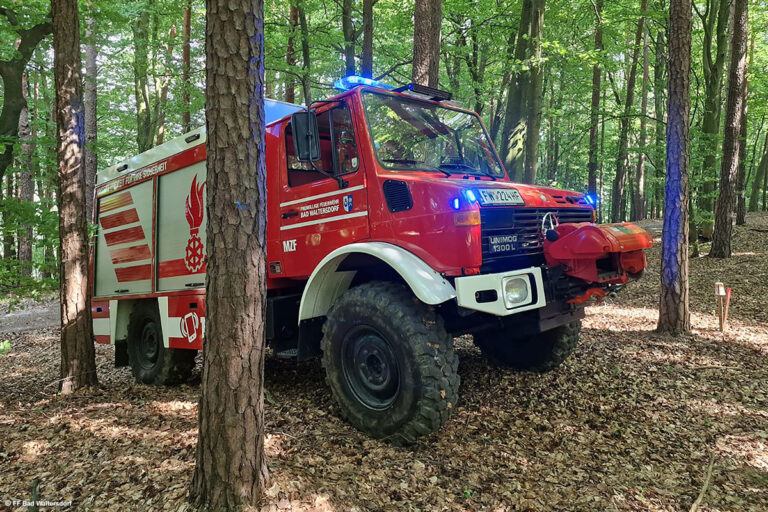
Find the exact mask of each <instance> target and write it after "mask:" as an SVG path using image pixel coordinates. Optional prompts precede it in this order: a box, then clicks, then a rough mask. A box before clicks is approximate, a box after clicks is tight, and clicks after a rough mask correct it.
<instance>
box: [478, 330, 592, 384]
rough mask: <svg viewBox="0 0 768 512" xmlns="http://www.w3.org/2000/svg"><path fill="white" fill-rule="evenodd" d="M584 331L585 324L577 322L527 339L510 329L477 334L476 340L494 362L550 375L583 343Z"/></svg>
mask: <svg viewBox="0 0 768 512" xmlns="http://www.w3.org/2000/svg"><path fill="white" fill-rule="evenodd" d="M580 331H581V321H580V320H577V321H575V322H571V323H569V324H565V325H561V326H560V327H555V328H554V329H550V330H549V331H544V332H542V333H539V334H536V335H533V336H528V337H525V338H515V337H514V336H513V335H512V334H510V333H509V332H507V331H506V330H498V331H491V332H487V331H486V332H481V333H477V334H475V335H474V336H473V339H474V342H475V345H477V347H478V348H479V349H480V351H481V352H483V354H484V355H485V356H486V357H488V359H489V360H490V361H491V362H493V363H496V364H499V365H502V366H511V367H512V368H517V369H518V370H528V371H534V372H546V371H549V370H553V369H555V368H557V367H558V366H560V365H561V364H562V363H563V362H564V361H565V360H566V359H568V356H570V355H571V353H572V352H573V351H574V349H575V348H576V345H577V344H578V342H579V333H580Z"/></svg>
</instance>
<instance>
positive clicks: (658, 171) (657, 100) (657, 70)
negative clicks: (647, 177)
mask: <svg viewBox="0 0 768 512" xmlns="http://www.w3.org/2000/svg"><path fill="white" fill-rule="evenodd" d="M660 3H661V5H660V7H659V10H660V11H666V6H665V3H666V2H665V0H661V2H660ZM664 21H667V20H664ZM660 25H661V26H664V24H660ZM664 38H665V35H664V30H663V29H662V28H659V30H658V32H656V45H655V53H656V55H655V60H654V66H653V104H654V113H655V117H656V122H655V123H654V126H655V128H656V136H655V139H656V150H655V152H654V159H653V167H654V174H655V178H656V180H655V183H654V187H653V190H654V203H655V208H654V212H653V217H654V218H656V219H658V218H660V217H661V216H662V204H663V202H664V187H663V186H662V184H663V182H664V169H665V167H666V158H665V153H664V148H665V147H666V141H665V140H664V132H665V130H666V127H665V123H664V115H665V113H666V108H665V105H664V90H665V89H666V86H665V83H664V69H665V68H666V64H667V62H666V57H665V56H664V48H665V44H664Z"/></svg>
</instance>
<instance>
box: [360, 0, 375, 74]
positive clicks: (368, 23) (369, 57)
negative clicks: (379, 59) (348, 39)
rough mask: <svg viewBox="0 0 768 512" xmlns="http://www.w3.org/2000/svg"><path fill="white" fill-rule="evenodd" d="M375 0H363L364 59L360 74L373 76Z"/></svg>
mask: <svg viewBox="0 0 768 512" xmlns="http://www.w3.org/2000/svg"><path fill="white" fill-rule="evenodd" d="M374 2H375V0H363V60H362V62H361V63H360V75H362V76H364V77H365V78H373V4H374Z"/></svg>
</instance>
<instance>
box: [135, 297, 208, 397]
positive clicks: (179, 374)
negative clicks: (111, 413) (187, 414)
mask: <svg viewBox="0 0 768 512" xmlns="http://www.w3.org/2000/svg"><path fill="white" fill-rule="evenodd" d="M128 333H129V336H128V361H129V362H130V365H131V371H132V373H133V377H134V378H135V379H136V381H137V382H141V383H143V384H155V385H174V384H180V383H182V382H184V381H185V380H187V379H188V378H189V376H190V374H191V373H192V369H193V368H194V366H195V355H196V354H197V351H196V350H184V349H173V348H167V347H166V346H165V345H164V343H163V330H162V326H161V324H160V312H159V311H158V309H157V303H152V302H145V303H141V304H137V305H136V307H135V308H134V310H133V312H132V313H131V321H130V324H129V325H128Z"/></svg>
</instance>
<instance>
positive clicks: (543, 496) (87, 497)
mask: <svg viewBox="0 0 768 512" xmlns="http://www.w3.org/2000/svg"><path fill="white" fill-rule="evenodd" d="M749 222H750V224H749V225H748V226H746V227H739V228H737V230H736V235H735V238H734V247H735V250H736V254H735V255H734V257H733V258H731V259H730V260H727V261H723V260H710V259H709V258H697V259H694V260H692V261H691V306H692V309H693V312H694V314H693V318H692V325H693V332H692V333H691V334H690V335H687V336H682V337H678V338H673V337H670V336H665V335H659V334H657V333H655V331H654V328H655V324H656V318H657V313H656V310H655V308H656V304H657V303H658V282H659V275H658V265H659V260H658V258H659V247H658V246H657V247H655V248H654V249H653V250H652V251H650V254H649V263H650V267H649V269H648V273H647V275H646V277H645V278H644V279H643V280H642V281H641V282H638V283H635V284H634V285H632V286H629V287H627V289H626V290H624V291H623V292H622V294H620V295H619V297H618V298H617V299H615V300H614V301H611V302H608V303H606V304H604V305H600V306H593V307H590V308H589V309H588V314H587V318H586V319H585V321H584V328H583V330H582V340H581V343H580V345H579V347H578V348H577V350H576V352H575V353H574V355H573V356H572V358H571V359H569V360H568V361H567V362H566V363H565V364H564V365H563V366H562V367H560V368H558V369H557V370H556V371H554V372H550V373H546V374H532V373H519V372H514V371H510V370H507V369H503V368H496V367H492V366H489V365H488V363H487V362H486V361H485V360H484V359H483V358H482V357H481V356H480V353H479V351H478V350H477V349H476V348H475V347H474V346H473V345H472V343H471V341H470V340H468V339H459V340H458V341H457V351H458V354H459V358H460V361H461V362H460V367H459V373H460V375H461V379H462V384H461V390H460V393H461V399H460V401H459V403H458V404H457V405H456V408H455V410H454V413H453V416H452V418H451V420H450V421H449V422H448V423H447V424H446V425H445V427H444V428H443V429H441V430H440V431H438V432H437V433H435V434H433V435H430V436H428V437H426V438H424V439H422V440H420V441H419V442H418V443H417V444H415V445H414V446H411V447H408V448H395V447H393V446H390V445H389V444H387V443H383V442H379V441H375V440H372V439H369V438H368V437H366V436H365V435H363V434H361V433H360V432H357V431H356V430H355V429H353V428H352V427H350V426H349V425H348V424H347V423H345V422H344V421H343V420H341V419H340V418H339V417H338V408H337V407H336V405H335V404H334V402H333V400H332V399H331V396H330V393H329V392H328V390H327V389H326V387H325V385H324V376H323V372H322V369H321V368H320V365H319V364H317V363H316V362H313V363H310V364H304V365H301V366H299V367H297V366H296V364H295V363H292V362H289V361H284V360H278V359H276V358H273V357H268V358H267V361H266V380H265V382H266V387H267V389H268V391H269V397H270V398H269V400H268V403H267V405H266V443H265V446H266V452H267V455H268V463H269V467H270V471H271V478H272V480H271V483H270V486H269V488H268V489H267V495H266V500H267V501H266V504H265V506H264V507H263V509H262V510H263V511H265V512H266V511H269V512H277V511H281V510H293V511H299V510H301V511H315V512H319V511H327V512H341V511H345V512H346V511H353V510H355V511H357V512H367V511H395V510H397V511H417V510H420V511H457V510H458V511H473V512H474V511H478V512H479V511H498V512H506V511H509V512H511V511H513V510H514V511H530V512H534V511H535V512H545V511H566V510H567V511H584V512H595V511H604V510H611V511H617V510H618V511H649V512H650V511H654V512H657V511H687V510H689V509H690V507H691V504H692V503H693V502H694V501H695V500H696V498H697V496H698V495H699V493H700V492H701V490H702V487H704V481H705V476H706V474H707V469H708V467H709V465H710V463H711V464H712V471H711V481H710V482H709V485H708V486H707V489H706V492H705V495H704V498H703V502H702V506H701V507H700V508H699V510H700V511H708V512H716V511H726V510H728V511H750V512H763V511H767V510H768V313H766V309H765V307H764V304H765V297H766V296H768V286H766V284H765V283H766V282H768V281H767V280H766V279H765V273H766V270H765V269H766V268H768V234H766V233H768V231H766V228H768V216H765V215H762V216H750V218H749ZM707 250H708V247H706V246H704V247H703V248H702V251H703V252H704V253H706V251H707ZM761 276H762V277H761ZM714 280H722V281H724V282H725V283H726V284H727V285H728V286H732V287H733V289H734V295H733V297H734V302H733V304H732V311H731V318H732V321H731V325H730V327H729V329H728V331H727V332H726V333H725V334H721V333H720V332H719V331H718V329H717V319H716V318H715V317H714V316H713V314H712V312H713V310H714V307H713V300H712V299H713V297H712V283H713V282H714ZM43 309H45V308H43ZM22 327H23V326H22ZM4 336H5V335H4ZM8 337H9V338H10V340H11V346H12V349H11V352H9V353H8V354H6V355H4V356H0V386H1V388H0V389H2V391H3V392H2V393H0V510H4V509H3V508H2V507H3V501H2V500H3V499H25V498H26V499H28V498H29V497H30V495H31V485H32V482H33V481H34V480H35V479H37V480H39V485H40V497H41V499H46V500H73V501H74V503H75V507H73V508H75V509H77V510H94V511H101V510H116V511H135V510H153V511H154V510H173V511H181V510H191V509H190V508H189V506H188V505H187V502H186V499H187V489H188V486H189V482H190V480H191V477H192V472H193V469H194V463H195V446H196V442H197V398H198V395H199V391H200V390H199V386H198V385H197V384H196V383H194V382H192V383H190V384H187V385H183V386H180V387H178V388H153V387H148V386H143V385H137V384H135V383H134V382H133V380H132V378H131V374H130V370H128V369H126V368H118V369H115V368H113V366H112V359H113V352H112V350H111V349H110V348H109V347H104V346H101V345H98V346H97V352H96V356H97V366H98V373H99V380H100V383H101V387H100V388H98V389H92V390H86V391H83V392H80V393H78V394H76V395H75V396H73V397H66V398H63V397H60V396H58V395H57V394H56V379H57V371H58V364H59V351H58V339H57V330H56V329H54V328H40V329H35V330H25V331H16V333H15V334H13V335H12V336H8ZM15 510H18V511H19V512H21V511H22V510H26V509H22V508H17V509H15ZM57 510H58V509H57Z"/></svg>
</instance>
